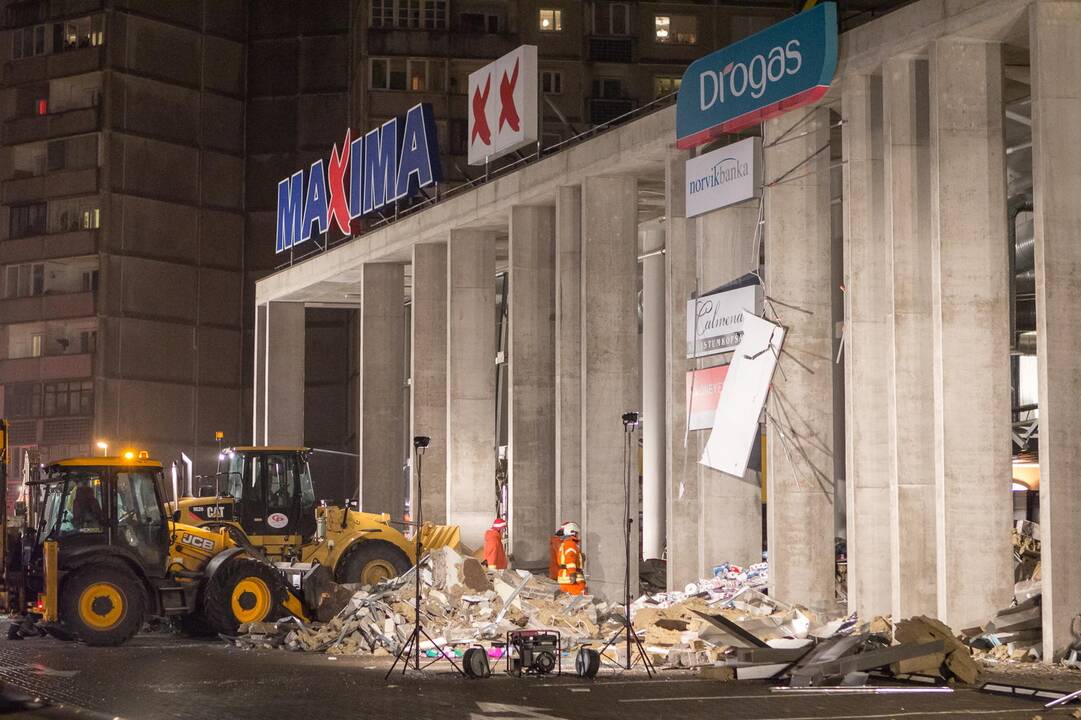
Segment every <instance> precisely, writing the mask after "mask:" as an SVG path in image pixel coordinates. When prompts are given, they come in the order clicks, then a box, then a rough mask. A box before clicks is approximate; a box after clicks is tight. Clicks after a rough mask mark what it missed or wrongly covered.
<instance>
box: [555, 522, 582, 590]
mask: <svg viewBox="0 0 1081 720" xmlns="http://www.w3.org/2000/svg"><path fill="white" fill-rule="evenodd" d="M581 532H582V531H581V529H580V528H579V527H578V523H573V522H569V523H566V524H565V525H563V542H562V543H561V544H560V546H559V577H558V578H557V581H558V582H559V589H560V590H562V591H563V592H565V593H569V594H571V595H581V594H582V593H584V592H585V591H586V576H585V572H584V569H585V568H584V562H585V561H584V560H583V559H582V550H581V548H580V547H579V545H578V536H579V535H580V534H581Z"/></svg>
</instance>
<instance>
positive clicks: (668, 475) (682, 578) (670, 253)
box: [664, 150, 700, 590]
mask: <svg viewBox="0 0 1081 720" xmlns="http://www.w3.org/2000/svg"><path fill="white" fill-rule="evenodd" d="M689 157H690V155H689V154H688V153H687V152H686V151H680V150H671V151H670V152H669V153H668V157H667V158H666V159H665V178H664V185H665V188H666V192H665V208H664V215H665V253H664V272H665V284H664V289H665V336H666V341H665V343H666V348H667V352H666V353H665V370H664V374H665V390H666V393H665V408H666V412H665V420H666V425H665V444H664V455H665V458H664V459H665V463H664V464H665V492H666V494H667V501H668V502H667V511H666V512H667V528H666V529H667V536H668V589H669V590H676V589H678V590H682V589H683V588H684V587H685V586H686V585H687V583H690V582H694V581H695V580H698V579H699V577H700V574H699V572H698V570H699V565H700V560H699V557H700V554H699V545H700V543H699V536H698V520H699V511H700V505H699V495H698V471H697V469H696V466H697V463H698V457H699V456H698V455H697V454H696V452H697V445H696V444H694V442H693V441H692V439H691V438H689V437H688V432H687V371H688V370H690V369H691V368H692V367H693V366H692V365H691V362H690V361H689V360H688V359H687V301H688V300H689V299H690V297H691V294H692V293H693V292H694V291H695V289H696V288H695V254H696V253H695V233H696V227H697V223H696V222H695V221H694V220H691V219H688V218H687V206H686V195H685V194H684V190H683V188H684V185H685V183H686V163H687V158H689Z"/></svg>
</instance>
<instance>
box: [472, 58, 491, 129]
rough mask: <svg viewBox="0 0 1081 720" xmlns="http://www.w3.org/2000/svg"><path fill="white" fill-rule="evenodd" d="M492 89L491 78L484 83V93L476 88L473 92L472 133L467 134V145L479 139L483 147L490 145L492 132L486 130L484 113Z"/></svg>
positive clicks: (486, 124) (486, 120)
mask: <svg viewBox="0 0 1081 720" xmlns="http://www.w3.org/2000/svg"><path fill="white" fill-rule="evenodd" d="M491 89H492V76H491V75H489V76H488V79H487V80H485V82H484V92H481V90H480V88H479V87H478V88H477V89H476V90H474V91H473V132H471V133H470V134H469V144H470V145H472V144H473V143H474V142H475V141H476V139H477V138H478V137H479V138H480V141H481V142H482V143H483V144H485V145H491V144H492V131H491V130H490V129H489V128H488V116H487V115H486V114H485V112H484V108H485V106H487V105H488V93H489V92H490V91H491Z"/></svg>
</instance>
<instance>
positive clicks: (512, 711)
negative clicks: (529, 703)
mask: <svg viewBox="0 0 1081 720" xmlns="http://www.w3.org/2000/svg"><path fill="white" fill-rule="evenodd" d="M477 707H479V708H480V709H481V710H482V711H483V712H484V713H485V714H483V715H482V714H481V713H470V714H469V720H504V719H505V720H522V719H524V718H530V720H563V718H559V717H556V716H555V715H547V714H546V712H545V710H544V709H543V708H535V707H526V706H524V705H522V706H518V705H507V704H505V703H490V702H478V703H477ZM487 713H493V714H491V715H489V714H487Z"/></svg>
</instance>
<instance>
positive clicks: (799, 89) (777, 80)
mask: <svg viewBox="0 0 1081 720" xmlns="http://www.w3.org/2000/svg"><path fill="white" fill-rule="evenodd" d="M836 69H837V7H836V5H835V4H834V3H832V2H827V3H822V4H821V5H818V6H817V7H815V8H814V9H812V10H808V11H807V12H803V13H800V14H799V15H794V16H793V17H790V18H788V19H787V20H784V21H782V22H779V23H777V24H776V25H772V26H770V27H768V28H766V29H765V30H763V31H762V32H759V33H755V34H754V35H751V36H749V37H746V38H744V39H743V40H740V41H739V42H737V43H733V44H732V45H729V46H728V47H726V48H723V49H721V50H718V51H716V52H713V53H710V54H709V55H706V56H705V57H703V58H699V59H698V60H695V61H694V62H693V63H691V65H690V67H688V68H687V72H685V73H683V81H682V82H681V84H680V87H679V96H678V97H677V98H676V146H677V147H680V148H692V147H695V146H697V145H701V144H702V143H704V142H708V141H709V140H711V139H713V138H714V137H716V136H718V135H720V134H722V133H732V132H737V131H739V130H741V129H743V128H745V127H749V126H751V125H755V124H757V123H760V122H762V121H764V120H768V119H769V118H771V117H776V116H777V115H780V114H781V113H784V112H787V111H789V110H791V109H793V108H797V107H800V106H801V105H809V104H810V103H813V102H816V101H817V100H819V99H820V98H821V97H822V96H823V95H825V94H826V91H827V90H829V86H830V83H831V82H832V81H833V73H834V71H835V70H836Z"/></svg>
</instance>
